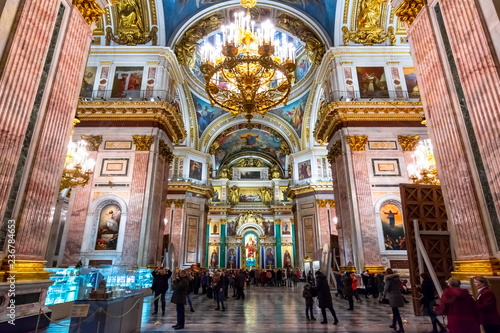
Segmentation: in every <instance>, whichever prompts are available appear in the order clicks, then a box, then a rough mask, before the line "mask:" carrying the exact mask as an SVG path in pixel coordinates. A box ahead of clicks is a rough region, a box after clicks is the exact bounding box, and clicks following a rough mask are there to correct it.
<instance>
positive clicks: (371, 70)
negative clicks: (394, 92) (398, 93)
mask: <svg viewBox="0 0 500 333" xmlns="http://www.w3.org/2000/svg"><path fill="white" fill-rule="evenodd" d="M356 70H357V73H358V82H359V92H360V97H361V98H389V90H388V89H387V80H386V77H385V71H384V67H356Z"/></svg>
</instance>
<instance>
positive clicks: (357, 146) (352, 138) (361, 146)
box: [347, 135, 368, 151]
mask: <svg viewBox="0 0 500 333" xmlns="http://www.w3.org/2000/svg"><path fill="white" fill-rule="evenodd" d="M347 143H348V144H349V146H350V147H351V151H365V150H366V144H367V143H368V136H367V135H349V136H347Z"/></svg>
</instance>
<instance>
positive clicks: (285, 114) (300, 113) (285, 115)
mask: <svg viewBox="0 0 500 333" xmlns="http://www.w3.org/2000/svg"><path fill="white" fill-rule="evenodd" d="M308 97H309V93H307V94H305V95H304V96H302V97H301V98H299V99H298V100H296V101H294V102H293V103H290V104H287V105H286V106H283V107H281V108H279V109H274V110H271V111H269V113H272V114H275V115H277V116H279V117H280V118H282V119H283V120H285V121H286V122H287V123H289V124H290V125H291V126H292V127H293V129H294V130H295V132H297V135H298V136H299V138H300V137H301V133H302V120H303V119H304V111H305V109H306V103H307V98H308Z"/></svg>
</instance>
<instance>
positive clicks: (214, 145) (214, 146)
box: [208, 141, 219, 155]
mask: <svg viewBox="0 0 500 333" xmlns="http://www.w3.org/2000/svg"><path fill="white" fill-rule="evenodd" d="M217 149H219V143H218V142H217V141H214V142H213V143H212V145H211V146H210V149H209V151H208V152H209V153H210V155H214V154H215V152H216V151H217Z"/></svg>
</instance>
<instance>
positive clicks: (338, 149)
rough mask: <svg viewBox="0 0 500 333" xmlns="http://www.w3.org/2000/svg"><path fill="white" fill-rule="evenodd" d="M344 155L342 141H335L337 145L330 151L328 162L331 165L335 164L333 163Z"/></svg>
mask: <svg viewBox="0 0 500 333" xmlns="http://www.w3.org/2000/svg"><path fill="white" fill-rule="evenodd" d="M340 155H342V142H341V141H340V140H337V141H335V143H334V144H333V145H332V148H330V151H329V152H328V155H327V158H328V162H330V164H333V161H334V160H335V159H336V158H337V157H339V156H340Z"/></svg>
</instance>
